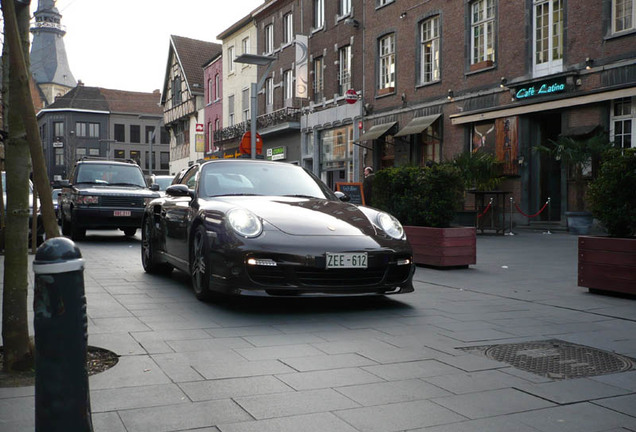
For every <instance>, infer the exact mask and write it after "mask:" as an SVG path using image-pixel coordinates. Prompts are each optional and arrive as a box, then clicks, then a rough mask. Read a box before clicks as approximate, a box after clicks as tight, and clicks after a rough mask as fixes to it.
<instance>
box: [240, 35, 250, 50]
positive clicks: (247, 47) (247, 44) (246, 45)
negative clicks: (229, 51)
mask: <svg viewBox="0 0 636 432" xmlns="http://www.w3.org/2000/svg"><path fill="white" fill-rule="evenodd" d="M241 48H242V49H243V54H249V53H250V38H249V37H246V38H244V39H243V40H242V41H241Z"/></svg>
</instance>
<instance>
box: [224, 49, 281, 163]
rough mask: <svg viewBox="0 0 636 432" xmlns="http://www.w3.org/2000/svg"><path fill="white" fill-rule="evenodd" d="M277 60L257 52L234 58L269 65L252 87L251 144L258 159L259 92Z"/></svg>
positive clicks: (257, 64) (247, 62)
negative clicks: (257, 121) (257, 118)
mask: <svg viewBox="0 0 636 432" xmlns="http://www.w3.org/2000/svg"><path fill="white" fill-rule="evenodd" d="M274 60H276V57H274V56H263V55H256V54H241V55H240V56H238V57H237V58H235V59H234V62H235V63H245V64H253V65H256V66H267V69H265V72H263V75H262V76H261V77H260V78H259V80H258V82H255V83H252V85H251V89H250V93H251V94H250V117H251V120H250V144H251V153H252V155H251V156H252V159H256V117H257V115H256V112H257V110H258V100H257V96H258V92H259V91H260V90H261V88H262V87H263V84H264V83H265V79H266V78H267V75H268V74H269V71H270V70H271V69H272V62H273V61H274Z"/></svg>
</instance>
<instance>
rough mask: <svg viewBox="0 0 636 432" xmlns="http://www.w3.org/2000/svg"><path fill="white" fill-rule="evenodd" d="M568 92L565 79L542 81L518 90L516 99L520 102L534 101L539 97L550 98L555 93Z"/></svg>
mask: <svg viewBox="0 0 636 432" xmlns="http://www.w3.org/2000/svg"><path fill="white" fill-rule="evenodd" d="M565 90H566V86H565V79H564V78H560V79H553V80H550V81H542V82H538V83H534V84H531V85H528V86H525V87H521V88H518V89H516V92H515V98H516V99H518V100H528V99H533V98H536V97H538V96H548V95H551V94H555V93H563V92H564V91H565Z"/></svg>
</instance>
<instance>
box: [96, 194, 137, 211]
mask: <svg viewBox="0 0 636 432" xmlns="http://www.w3.org/2000/svg"><path fill="white" fill-rule="evenodd" d="M100 201H101V205H102V206H104V207H140V208H141V207H143V206H144V199H143V197H127V196H112V195H105V196H102V197H101V199H100Z"/></svg>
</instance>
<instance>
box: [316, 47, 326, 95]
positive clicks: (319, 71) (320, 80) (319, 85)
mask: <svg viewBox="0 0 636 432" xmlns="http://www.w3.org/2000/svg"><path fill="white" fill-rule="evenodd" d="M323 69H324V60H323V58H322V57H318V58H316V59H315V60H314V102H316V103H319V102H321V101H322V99H323V97H324V91H325V87H324V85H325V83H324V77H323Z"/></svg>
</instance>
